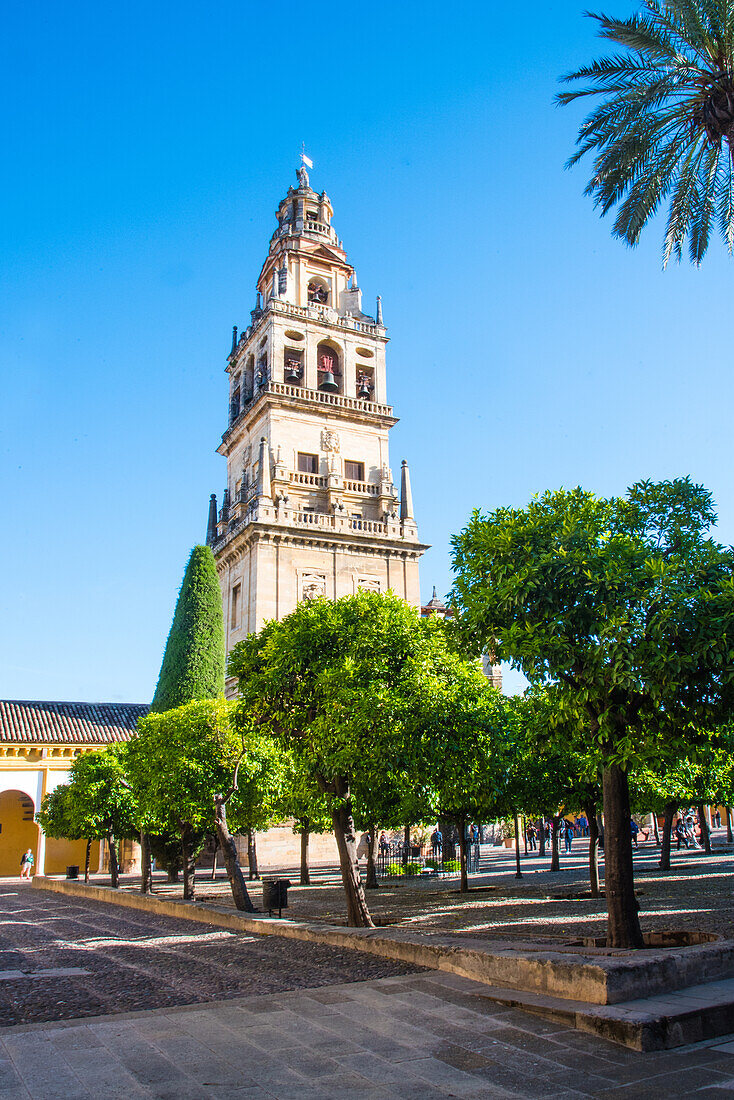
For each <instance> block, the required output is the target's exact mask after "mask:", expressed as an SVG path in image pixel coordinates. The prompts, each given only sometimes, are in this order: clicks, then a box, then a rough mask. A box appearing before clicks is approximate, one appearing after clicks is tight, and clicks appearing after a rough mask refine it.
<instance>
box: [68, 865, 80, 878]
mask: <svg viewBox="0 0 734 1100" xmlns="http://www.w3.org/2000/svg"><path fill="white" fill-rule="evenodd" d="M66 877H67V878H79V868H78V867H67V868H66Z"/></svg>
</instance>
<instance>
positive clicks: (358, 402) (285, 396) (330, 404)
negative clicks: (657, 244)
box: [217, 380, 397, 454]
mask: <svg viewBox="0 0 734 1100" xmlns="http://www.w3.org/2000/svg"><path fill="white" fill-rule="evenodd" d="M267 398H269V399H273V398H275V399H276V400H279V401H284V402H293V403H295V404H296V405H300V406H301V408H303V406H304V405H308V406H311V407H312V408H313V406H316V407H318V408H321V409H328V411H329V412H330V413H333V414H336V415H337V416H343V417H347V418H348V419H349V418H354V417H357V418H360V419H367V420H371V419H373V418H379V419H381V420H383V422H384V420H388V422H389V424H390V426H392V425H393V424H397V419H396V417H394V416H393V409H392V405H379V404H378V403H377V402H376V401H367V400H365V399H364V398H361V397H343V396H342V394H340V393H325V392H324V391H323V390H309V389H306V388H305V386H296V385H292V384H291V383H289V382H273V381H272V380H268V381H267V382H264V383H263V384H262V385H261V386H259V387H258V389H256V390H255V392H254V393H253V394H252V396H251V397H245V398H244V404H243V406H242V408H241V410H240V412H239V413H238V414H237V416H235V418H234V420H233V421H232V423H231V424H230V425H229V427H228V428H227V430H226V432H225V433H224V435H223V436H222V442H221V445H220V446H219V447H218V448H217V450H218V451H219V453H220V454H227V449H228V445H229V442H230V440H231V439H232V437H233V436H234V435H235V434H236V432H237V429H238V427H239V426H240V425H241V424H243V423H244V421H245V420H246V419H247V417H248V416H249V415H250V413H251V412H252V411H253V410H254V409H255V408H256V406H257V405H258V404H259V402H260V401H261V400H263V399H267Z"/></svg>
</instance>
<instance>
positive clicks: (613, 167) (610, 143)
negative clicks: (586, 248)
mask: <svg viewBox="0 0 734 1100" xmlns="http://www.w3.org/2000/svg"><path fill="white" fill-rule="evenodd" d="M587 14H588V15H590V17H591V18H592V19H596V20H597V22H598V23H599V35H600V37H602V38H606V39H609V40H610V41H611V42H615V43H617V44H618V45H619V46H622V47H623V48H624V52H622V53H615V54H612V55H611V56H608V57H602V58H600V59H599V60H598V61H594V62H593V63H592V64H591V65H588V66H585V67H584V68H582V69H577V70H576V72H573V73H569V74H568V75H567V76H564V77H562V80H563V81H564V82H569V83H570V82H573V81H582V82H584V85H585V86H584V87H578V86H577V87H576V88H575V90H573V91H569V92H561V93H560V94H559V95H558V97H557V99H558V102H559V103H562V104H566V103H570V102H571V101H572V100H575V99H578V98H580V97H582V96H599V97H600V98H601V102H599V103H598V105H597V106H596V107H595V109H594V110H593V111H592V113H591V114H589V115H588V116H587V117H586V118H585V119H584V122H583V123H582V125H581V129H580V130H579V136H578V140H577V145H578V146H579V148H578V150H577V152H576V153H575V154H574V155H573V156H572V157H571V159H570V160H569V161H568V163H567V165H566V166H567V167H571V166H572V165H574V164H576V163H577V162H578V161H579V160H580V159H581V158H582V157H583V156H584V155H585V154H586V153H588V152H591V151H592V150H594V151H595V152H596V157H595V159H594V174H593V176H592V177H591V179H590V180H589V183H588V184H587V187H586V192H585V193H586V194H587V195H591V196H593V198H594V200H595V205H596V206H599V207H601V210H602V213H603V214H606V213H607V212H608V211H609V210H610V209H611V208H612V207H613V206H618V210H617V217H616V221H615V223H614V234H615V236H617V237H621V238H622V239H623V240H625V241H626V242H627V243H628V244H630V245H635V244H637V242H638V240H639V237H640V233H641V232H642V229H643V227H644V226H645V224H646V223H647V221H648V220H649V219H650V218H651V217H652V216H653V214H655V212H656V211H657V209H658V207H659V206H660V204H661V203H663V202H664V201H665V200H668V203H669V210H668V222H667V228H666V231H665V241H664V245H663V267H665V265H666V264H667V262H668V260H669V259H670V257H671V256H675V258H676V259H677V260H680V259H681V258H682V254H683V251H682V250H683V245H684V244H685V242H686V239H687V240H688V251H689V253H690V257H691V260H692V262H693V263H695V264H696V265H698V264H699V263H700V262H701V260H702V259H703V256H704V254H705V252H706V249H707V247H708V243H709V238H710V236H711V231H712V225H716V224H718V226H719V229H720V230H721V234H722V236H723V238H724V240H725V241H726V244H727V247H728V249H729V252H730V253H731V251H732V245H733V244H734V192H733V183H734V0H643V2H642V8H641V10H640V11H639V12H638V13H637V14H636V15H633V16H632V17H631V18H629V19H612V18H610V17H608V16H606V15H594V14H593V13H590V12H589V13H587Z"/></svg>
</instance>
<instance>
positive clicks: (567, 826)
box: [563, 818, 573, 856]
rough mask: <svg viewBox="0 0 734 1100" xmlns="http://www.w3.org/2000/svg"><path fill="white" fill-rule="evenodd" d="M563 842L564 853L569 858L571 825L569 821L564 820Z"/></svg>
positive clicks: (571, 835)
mask: <svg viewBox="0 0 734 1100" xmlns="http://www.w3.org/2000/svg"><path fill="white" fill-rule="evenodd" d="M563 841H564V853H565V854H566V855H569V856H570V854H571V844H572V843H573V825H572V824H571V822H570V821H567V820H566V819H565V818H564V829H563Z"/></svg>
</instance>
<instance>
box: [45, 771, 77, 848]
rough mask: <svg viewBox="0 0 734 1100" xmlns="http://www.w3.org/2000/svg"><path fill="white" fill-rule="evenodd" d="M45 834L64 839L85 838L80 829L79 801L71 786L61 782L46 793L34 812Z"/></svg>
mask: <svg viewBox="0 0 734 1100" xmlns="http://www.w3.org/2000/svg"><path fill="white" fill-rule="evenodd" d="M36 821H38V823H39V824H40V826H41V828H42V829H43V831H44V833H45V834H46V836H52V837H60V838H63V839H64V840H84V839H86V838H85V836H84V834H83V833H82V832H81V830H82V829H83V828H84V824H85V822H84V818H83V817H82V815H81V814H80V812H79V803H78V802H77V801H76V800H75V798H74V792H73V790H72V789H71V787H70V786H69V785H68V784H66V783H62V784H60V785H59V786H58V787H56V788H55V789H54V790H53V791H51V793H50V794H47V795H46V797H45V798H44V800H43V802H42V803H41V808H40V810H39V811H38V813H37V814H36Z"/></svg>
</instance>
